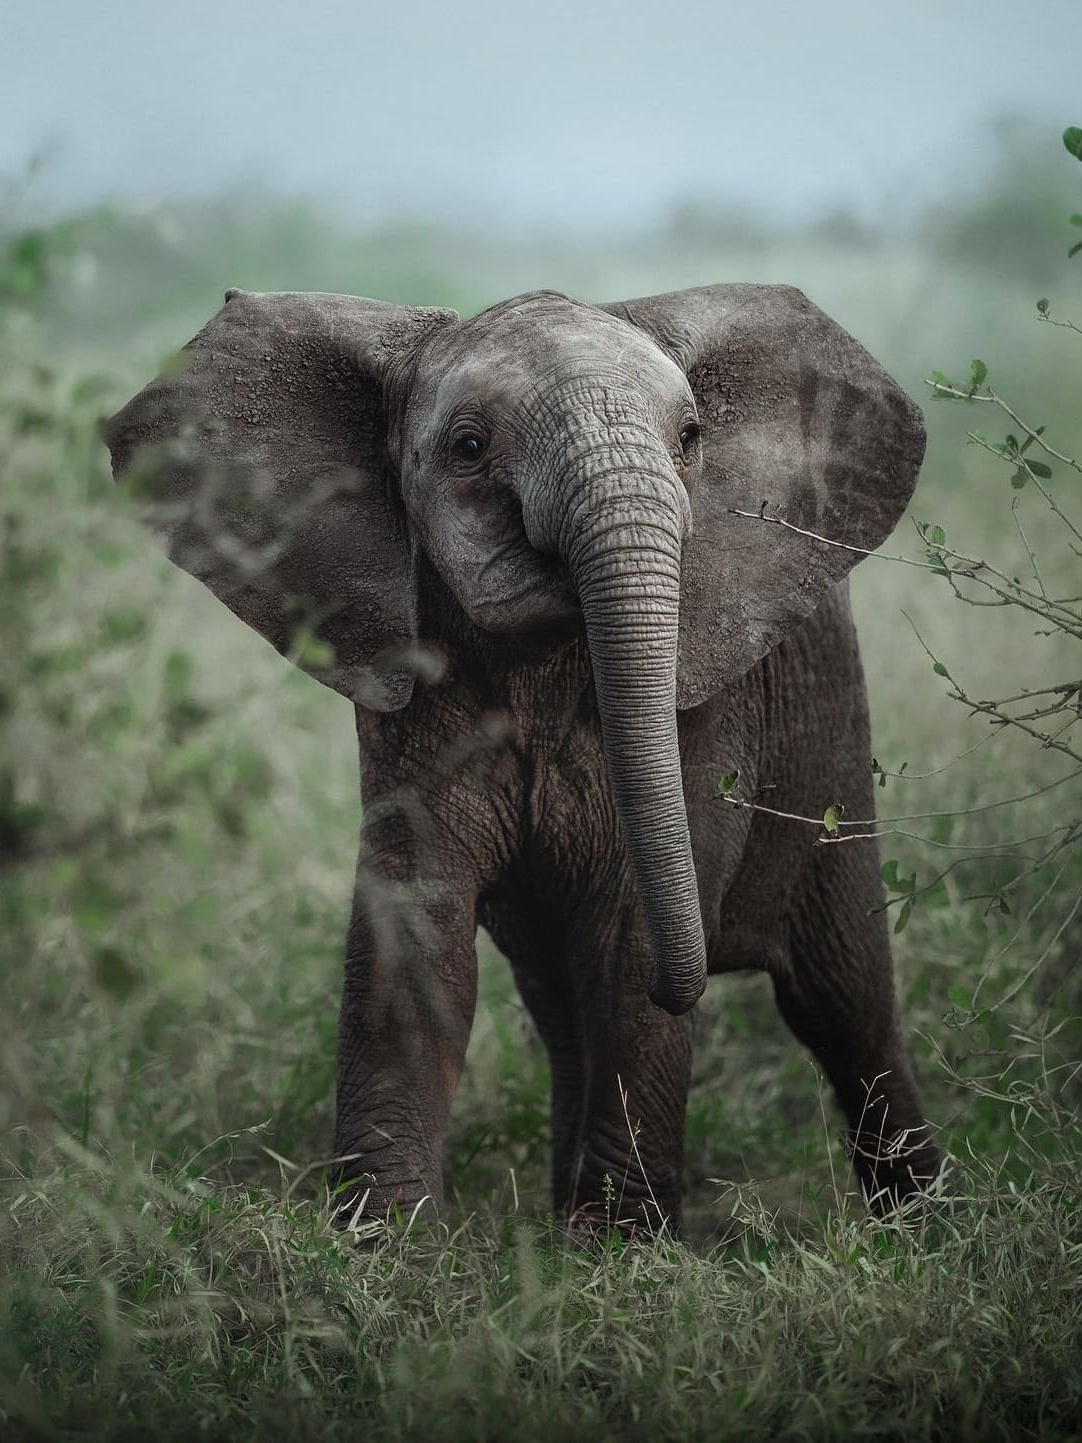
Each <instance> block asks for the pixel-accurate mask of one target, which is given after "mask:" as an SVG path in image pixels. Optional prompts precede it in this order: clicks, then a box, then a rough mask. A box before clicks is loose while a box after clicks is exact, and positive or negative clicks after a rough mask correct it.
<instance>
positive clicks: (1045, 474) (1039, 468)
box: [1026, 461, 1052, 481]
mask: <svg viewBox="0 0 1082 1443" xmlns="http://www.w3.org/2000/svg"><path fill="white" fill-rule="evenodd" d="M1026 465H1027V466H1028V467H1029V469H1030V470H1031V471H1032V472H1033V474H1034V476H1039V477H1040V478H1041V480H1042V481H1047V480H1048V478H1049V477H1050V476H1051V475H1052V468H1051V466H1047V465H1045V463H1044V462H1043V461H1027V462H1026Z"/></svg>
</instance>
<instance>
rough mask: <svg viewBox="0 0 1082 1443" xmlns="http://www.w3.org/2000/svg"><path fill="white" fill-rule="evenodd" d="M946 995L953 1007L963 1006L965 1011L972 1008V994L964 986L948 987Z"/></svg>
mask: <svg viewBox="0 0 1082 1443" xmlns="http://www.w3.org/2000/svg"><path fill="white" fill-rule="evenodd" d="M947 997H948V999H949V1000H950V1001H951V1002H953V1003H954V1005H955V1007H964V1008H965V1010H966V1011H967V1012H969V1011H970V1010H971V1009H972V1006H973V996H972V994H971V993H969V992H967V991H966V989H965V988H964V987H958V986H953V987H948V988H947Z"/></svg>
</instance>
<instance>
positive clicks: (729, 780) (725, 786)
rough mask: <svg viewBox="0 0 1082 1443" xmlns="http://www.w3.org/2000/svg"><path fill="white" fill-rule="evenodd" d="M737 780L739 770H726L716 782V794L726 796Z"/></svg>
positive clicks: (738, 778)
mask: <svg viewBox="0 0 1082 1443" xmlns="http://www.w3.org/2000/svg"><path fill="white" fill-rule="evenodd" d="M739 780H740V773H739V771H735V772H726V773H725V775H724V776H723V777H722V779H721V781H720V782H718V796H719V797H727V796H728V795H729V794H730V792H732V790H733V788H734V787H735V786H736V784H737V782H738V781H739Z"/></svg>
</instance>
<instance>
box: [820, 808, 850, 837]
mask: <svg viewBox="0 0 1082 1443" xmlns="http://www.w3.org/2000/svg"><path fill="white" fill-rule="evenodd" d="M844 812H845V807H844V806H843V805H842V803H841V802H831V804H830V806H829V807H827V809H826V811H825V812H824V813H823V827H824V829H825V830H826V833H827V835H828V836H830V837H836V836H837V835H838V823H839V822H840V821H841V819H842V815H843V814H844Z"/></svg>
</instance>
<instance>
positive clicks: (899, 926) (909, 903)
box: [894, 897, 913, 936]
mask: <svg viewBox="0 0 1082 1443" xmlns="http://www.w3.org/2000/svg"><path fill="white" fill-rule="evenodd" d="M912 915H913V898H912V897H907V898H906V900H905V901H904V902H903V903H902V910H901V911H900V912H899V913H898V920H897V922H895V924H894V935H895V936H897V935H898V933H899V932H904V931H905V929H906V927H908V926H909V919H910V917H912Z"/></svg>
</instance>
